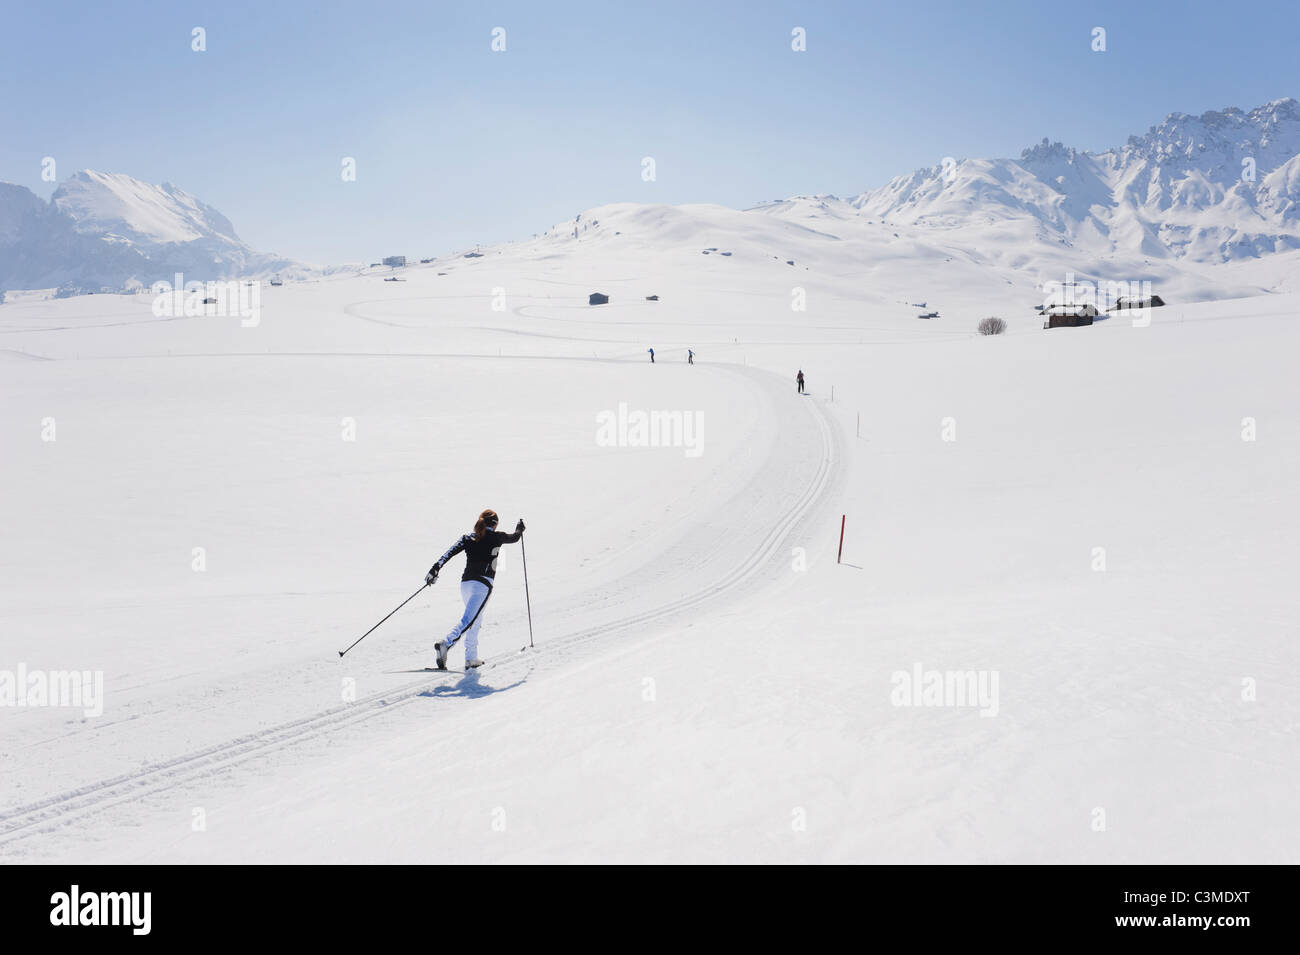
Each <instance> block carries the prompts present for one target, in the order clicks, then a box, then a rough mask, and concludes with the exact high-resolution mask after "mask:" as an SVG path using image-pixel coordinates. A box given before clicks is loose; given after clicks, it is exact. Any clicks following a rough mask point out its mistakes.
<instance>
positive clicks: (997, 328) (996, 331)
mask: <svg viewBox="0 0 1300 955" xmlns="http://www.w3.org/2000/svg"><path fill="white" fill-rule="evenodd" d="M1006 330H1007V323H1006V322H1004V321H1002V319H1000V318H985V319H982V320H981V321H980V323H979V326H978V331H979V333H980V334H981V335H1001V334H1002V333H1003V332H1005V331H1006Z"/></svg>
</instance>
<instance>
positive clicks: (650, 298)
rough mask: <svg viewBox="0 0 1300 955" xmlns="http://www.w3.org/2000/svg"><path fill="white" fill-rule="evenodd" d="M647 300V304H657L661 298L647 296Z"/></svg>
mask: <svg viewBox="0 0 1300 955" xmlns="http://www.w3.org/2000/svg"><path fill="white" fill-rule="evenodd" d="M645 300H646V301H647V302H657V301H659V296H658V295H647V296H646V297H645Z"/></svg>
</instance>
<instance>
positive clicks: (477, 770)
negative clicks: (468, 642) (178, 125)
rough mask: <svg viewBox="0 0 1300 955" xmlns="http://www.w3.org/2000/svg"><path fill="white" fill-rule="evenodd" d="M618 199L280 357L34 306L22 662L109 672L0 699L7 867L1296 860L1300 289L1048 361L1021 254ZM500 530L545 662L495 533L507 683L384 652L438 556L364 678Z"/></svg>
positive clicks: (268, 330) (307, 324)
mask: <svg viewBox="0 0 1300 955" xmlns="http://www.w3.org/2000/svg"><path fill="white" fill-rule="evenodd" d="M806 212H807V210H804V212H803V213H799V215H804V214H805V213H806ZM741 215H744V216H746V218H745V220H744V221H745V223H746V224H745V226H744V227H743V229H742V227H741V226H740V225H738V224H737V221H738V220H734V218H733V217H735V216H741ZM596 218H598V219H599V220H601V221H600V223H599V225H598V226H597V227H596V228H595V229H594V230H592V231H590V232H583V233H581V234H580V237H579V238H576V239H575V238H572V237H571V236H568V235H564V234H561V233H559V232H557V233H554V234H550V235H547V236H545V237H543V238H541V239H537V240H533V241H530V242H525V243H518V244H515V245H509V246H503V247H500V248H492V249H485V250H484V253H485V254H484V255H483V256H482V257H477V258H463V257H448V258H443V259H439V260H437V261H435V262H434V263H431V264H429V265H426V266H418V267H412V268H408V269H405V270H401V272H400V273H399V274H400V275H401V276H402V277H403V278H405V279H406V281H405V282H384V281H382V279H383V277H384V276H385V275H387V274H388V272H387V270H383V271H376V272H375V273H374V274H366V275H361V276H356V277H347V278H342V277H333V278H328V279H323V280H320V281H315V282H303V283H289V284H286V285H285V286H283V287H277V288H263V289H262V301H261V315H260V322H259V323H258V324H256V325H255V326H253V327H245V325H244V324H243V323H241V321H240V319H239V318H237V317H218V316H215V315H209V316H204V317H194V318H175V319H167V318H163V319H159V318H156V317H155V316H154V315H153V314H152V312H151V310H150V301H149V298H148V297H147V296H143V295H137V296H102V295H101V296H91V297H83V298H74V299H67V300H62V301H43V300H41V299H39V298H38V297H36V296H30V295H27V296H23V295H11V297H10V298H9V300H8V301H7V302H6V304H4V305H0V400H2V403H3V404H2V406H3V413H2V414H0V444H2V445H3V447H4V449H5V452H4V453H5V458H4V460H5V466H4V471H3V486H0V527H3V535H2V536H0V575H2V576H3V579H4V582H5V584H4V588H3V597H2V598H0V615H2V616H3V623H4V626H3V635H2V636H0V671H5V670H8V671H16V669H17V668H18V667H19V666H20V665H21V666H23V667H25V668H26V670H27V671H29V672H30V671H59V670H74V669H75V670H82V671H92V672H94V671H102V674H103V700H102V704H103V706H102V709H103V712H102V715H98V716H85V715H83V712H82V710H81V709H72V708H54V707H48V706H46V707H32V706H28V707H6V708H2V709H0V778H2V779H3V785H2V786H0V859H3V860H4V861H6V862H49V861H58V862H79V863H80V862H169V861H180V862H223V863H224V862H240V861H257V862H285V861H311V862H350V861H368V862H379V861H391V862H397V861H402V862H437V861H562V862H580V861H620V862H624V861H625V862H632V861H791V862H792V861H823V862H908V861H917V862H922V861H924V862H1076V861H1082V862H1291V863H1294V862H1297V861H1300V827H1297V824H1296V822H1295V819H1294V812H1293V809H1292V803H1293V801H1294V794H1295V792H1296V788H1297V786H1298V785H1300V764H1298V763H1297V760H1296V731H1297V724H1298V723H1300V687H1297V684H1296V680H1297V678H1296V670H1297V663H1298V662H1300V652H1298V651H1297V649H1296V643H1295V637H1296V631H1295V621H1296V620H1297V619H1298V618H1300V614H1298V613H1297V611H1298V610H1300V599H1298V598H1297V596H1296V589H1295V587H1294V586H1293V585H1292V581H1291V579H1290V578H1291V577H1292V576H1293V575H1294V572H1295V568H1296V566H1297V562H1296V556H1297V555H1296V543H1295V542H1296V540H1297V536H1298V533H1300V508H1297V506H1296V504H1295V501H1294V484H1295V475H1296V474H1297V473H1300V452H1298V450H1297V440H1296V436H1297V435H1298V434H1300V407H1298V403H1297V400H1296V394H1297V392H1296V388H1295V385H1294V380H1295V375H1294V369H1293V365H1294V361H1295V359H1294V356H1295V355H1296V354H1297V346H1300V330H1298V329H1297V324H1296V323H1297V321H1300V295H1295V294H1281V295H1272V296H1255V297H1251V298H1243V299H1225V300H1220V301H1216V302H1205V303H1201V304H1188V303H1186V302H1184V301H1173V302H1171V304H1170V306H1169V307H1167V308H1165V309H1162V310H1157V311H1156V312H1155V313H1154V317H1153V320H1152V322H1151V324H1150V326H1149V327H1134V326H1133V325H1132V324H1131V323H1130V322H1128V321H1125V320H1122V319H1118V318H1112V319H1110V320H1108V321H1105V322H1101V323H1099V324H1097V325H1095V326H1093V327H1091V328H1083V329H1054V330H1052V331H1044V330H1042V328H1041V322H1040V319H1039V318H1038V316H1037V315H1036V314H1035V313H1034V312H1033V311H1032V305H1033V304H1034V302H1035V301H1036V299H1035V297H1034V287H1035V283H1036V281H1037V280H1038V277H1037V276H1036V275H1026V276H1025V277H1023V278H1021V277H1020V276H1019V275H1018V274H1017V273H1016V272H1015V271H1014V269H1013V268H1012V267H1011V266H1006V267H1004V268H1003V269H1002V270H999V269H994V268H989V267H982V266H981V267H977V266H976V265H975V264H971V263H962V262H960V261H954V262H952V263H950V262H948V261H947V257H946V256H945V255H944V253H943V250H942V249H940V250H938V251H935V250H934V249H932V248H930V247H922V246H921V245H916V244H909V245H906V247H905V248H902V249H899V250H898V252H897V255H896V256H895V257H893V258H890V257H889V252H888V250H889V249H890V248H891V247H897V246H898V245H899V243H893V242H891V240H892V236H881V237H880V239H879V241H878V242H876V244H875V245H873V244H872V243H873V242H874V241H875V240H872V239H871V238H870V236H869V235H868V234H866V233H862V235H863V236H865V237H860V238H857V239H855V240H854V241H853V242H849V241H840V240H838V239H836V240H834V241H832V240H831V239H828V238H827V237H826V234H824V232H819V231H818V230H816V229H814V228H813V227H812V226H811V225H810V224H809V223H808V222H807V221H806V219H800V218H799V216H798V215H794V214H791V213H788V212H786V211H774V212H773V214H772V215H770V216H762V215H761V214H756V213H749V214H741V213H728V212H726V211H725V210H721V211H720V210H717V209H716V207H694V208H688V209H687V210H686V211H685V212H682V211H671V210H663V209H656V208H648V209H645V208H636V207H609V208H608V209H607V210H605V211H598V214H597V216H596ZM756 219H761V220H762V221H763V222H764V223H765V224H764V225H762V226H761V227H760V226H755V225H753V223H754V221H755V220H756ZM616 233H617V234H616ZM900 242H902V243H908V242H910V240H909V239H907V237H904V239H902V240H900ZM710 247H713V248H714V249H715V251H711V252H710V254H709V255H707V256H706V255H703V254H702V253H703V250H704V249H706V248H710ZM872 249H874V250H875V253H876V254H873V253H872V251H871V250H872ZM723 252H731V253H732V254H731V255H729V256H723V255H722V253H723ZM1292 258H1293V257H1289V256H1278V257H1277V262H1278V263H1279V264H1278V266H1277V269H1283V266H1282V263H1286V262H1290V261H1292ZM787 260H793V261H794V262H795V265H793V266H790V265H787V264H786V262H787ZM1220 268H1227V267H1220ZM1246 268H1250V269H1254V270H1255V272H1259V271H1260V270H1261V269H1262V268H1263V264H1262V263H1259V262H1252V263H1248V264H1247V265H1243V266H1242V269H1246ZM1286 268H1289V269H1291V270H1292V271H1294V265H1290V266H1286ZM1277 269H1275V270H1274V274H1271V275H1269V276H1264V275H1263V274H1262V273H1260V274H1259V275H1256V274H1254V273H1251V274H1249V275H1247V274H1246V273H1245V272H1240V271H1234V272H1233V273H1232V278H1231V281H1228V280H1225V283H1226V284H1229V285H1232V286H1233V287H1236V286H1237V285H1243V284H1244V285H1252V284H1253V285H1257V286H1259V287H1272V286H1273V285H1275V284H1277V282H1278V281H1280V279H1279V276H1280V275H1281V272H1278V271H1277ZM1283 271H1285V269H1283ZM440 273H442V274H440ZM1197 274H1198V276H1199V280H1200V281H1202V282H1203V284H1204V285H1206V286H1209V285H1212V284H1213V283H1214V281H1215V277H1216V276H1218V275H1223V274H1225V273H1222V272H1218V271H1215V270H1214V269H1211V268H1208V267H1207V268H1206V269H1205V270H1204V271H1202V272H1200V273H1197ZM1288 281H1289V279H1288ZM796 290H799V291H802V293H803V294H802V299H801V297H800V295H799V291H796ZM593 291H602V292H606V293H608V294H609V295H610V296H611V299H612V301H611V303H610V304H609V305H605V306H599V307H591V306H588V305H587V304H586V302H587V294H588V293H589V292H593ZM652 294H657V295H659V296H660V300H659V301H657V302H651V301H646V300H645V296H647V295H652ZM801 300H802V301H804V302H806V306H807V307H806V310H803V311H798V310H795V308H793V307H792V303H795V302H799V301H801ZM921 301H927V303H928V306H929V307H933V308H937V309H939V310H940V311H941V313H942V317H941V318H940V319H937V320H931V321H919V320H917V318H916V317H915V316H916V314H917V312H918V311H919V309H916V308H913V307H911V305H910V304H908V303H910V302H921ZM986 314H1001V315H1003V316H1004V317H1006V318H1007V319H1008V321H1009V323H1010V330H1009V332H1008V334H1006V335H1004V336H1000V337H993V338H982V337H979V336H977V335H975V334H974V325H975V321H976V320H977V319H978V318H979V317H982V316H983V315H986ZM649 347H654V349H655V351H656V358H657V361H656V362H655V363H654V364H651V363H650V362H649V360H648V356H647V354H646V349H647V348H649ZM687 348H693V349H694V350H695V353H696V364H695V365H693V366H689V365H687V364H686V361H685V356H686V349H687ZM800 368H802V369H803V371H804V373H805V374H806V375H807V377H808V384H809V391H810V395H809V396H808V397H803V398H801V397H799V396H798V395H797V394H796V393H795V388H794V380H793V379H794V374H795V371H796V370H797V369H800ZM832 389H833V400H832ZM620 406H624V408H625V412H626V414H635V413H636V412H639V411H644V412H650V411H666V412H670V413H678V414H679V415H680V416H681V418H682V420H686V421H689V422H690V423H691V424H692V425H693V427H694V431H693V432H692V433H691V438H692V440H691V441H690V442H686V441H683V442H680V443H679V444H678V445H677V446H672V447H633V446H626V443H620V442H614V443H613V444H612V446H611V442H609V441H607V440H604V439H603V438H602V436H601V434H600V424H599V421H600V420H602V416H603V415H605V413H612V414H613V415H614V417H615V418H617V416H618V414H619V409H620ZM51 438H53V440H50V439H51ZM484 507H492V508H494V509H496V510H497V511H498V512H500V514H501V515H502V521H503V529H509V528H510V527H512V526H513V524H514V521H515V519H516V518H518V517H520V516H522V517H524V518H526V519H527V521H528V524H529V530H528V532H527V534H526V537H525V542H526V546H527V548H528V549H527V558H528V575H529V584H530V588H531V598H532V618H533V625H534V630H535V637H536V649H535V650H532V651H528V652H526V653H522V654H521V653H520V652H519V648H520V647H521V646H524V645H526V644H527V643H528V620H527V614H526V609H525V600H524V588H523V573H522V571H523V568H522V562H521V557H522V554H521V553H520V549H519V548H518V547H506V548H505V549H504V550H503V554H502V558H501V567H500V571H499V575H498V582H499V583H498V587H497V592H496V594H495V595H494V597H493V599H492V602H491V603H490V604H489V606H488V610H487V612H486V623H485V625H484V628H483V632H482V637H481V651H482V653H483V655H484V656H486V657H487V658H488V659H489V662H491V663H493V664H494V665H493V666H492V667H491V669H487V670H485V671H483V672H482V673H480V674H476V675H473V676H469V677H465V676H462V675H460V674H456V673H452V674H448V675H429V676H425V675H423V674H411V673H398V672H394V671H400V670H406V669H411V668H417V667H422V666H425V665H429V664H431V663H432V660H433V643H434V641H435V640H436V639H438V638H439V637H440V636H441V635H442V634H443V633H445V632H446V630H447V629H448V628H449V627H450V626H451V624H452V623H453V622H454V621H455V619H456V618H457V616H458V615H459V610H460V603H459V595H458V592H457V585H456V580H457V578H458V576H459V574H458V573H452V572H451V568H449V570H448V572H447V573H446V574H445V575H444V577H443V579H442V580H441V581H440V582H439V583H438V584H437V585H436V586H435V587H434V588H433V589H431V590H427V591H424V592H423V593H421V594H420V595H419V596H418V597H417V598H416V599H415V600H413V601H412V602H411V603H410V604H408V605H407V606H406V607H405V608H404V609H403V610H402V611H401V612H400V613H398V614H397V615H395V616H394V617H393V618H392V619H391V620H390V621H389V622H388V623H386V624H385V625H384V626H383V627H381V628H380V629H379V630H378V631H376V632H375V633H374V634H372V635H371V636H370V637H369V638H368V639H367V640H366V641H365V642H363V643H362V644H361V645H360V646H358V647H357V648H356V649H355V650H353V651H352V652H350V653H349V654H348V655H347V656H346V657H344V658H343V659H341V660H340V658H339V656H338V653H337V651H338V650H340V649H342V648H343V647H345V646H347V645H348V644H349V643H350V642H352V640H354V639H355V638H356V637H357V636H359V635H360V634H361V633H362V632H364V631H365V630H366V629H367V628H368V627H369V626H370V625H371V624H373V623H374V622H375V621H376V620H378V619H379V618H380V617H381V616H383V614H385V613H387V612H388V611H389V610H390V609H392V607H394V606H395V605H396V604H398V603H399V602H400V601H401V600H402V599H404V598H405V597H407V596H408V595H410V593H411V592H412V591H414V590H415V589H416V588H417V587H419V585H420V584H421V583H422V582H423V579H424V573H425V571H426V570H427V569H428V567H429V564H430V563H431V562H432V561H433V559H435V558H436V557H437V556H438V555H439V554H441V553H442V552H443V551H444V550H445V549H446V548H447V546H448V545H450V544H451V543H452V542H453V540H454V539H455V538H456V537H457V536H458V535H459V534H461V533H464V532H466V531H468V530H469V528H470V525H471V524H472V522H473V519H474V517H475V515H477V513H478V512H479V511H480V510H481V509H482V508H484ZM842 515H844V516H846V527H847V533H846V538H845V545H844V563H842V564H838V565H837V563H836V549H837V545H838V536H839V530H840V521H841V516H842ZM199 548H201V550H197V551H196V549H199ZM196 567H199V568H201V569H196ZM453 567H454V569H455V570H456V571H459V569H460V560H459V559H458V560H457V561H456V563H455V564H454V565H453ZM452 663H453V665H459V663H460V651H459V650H457V651H454V652H453V657H452ZM917 670H920V671H921V673H922V682H923V683H924V681H925V679H926V677H925V676H924V674H925V673H927V672H928V671H939V672H940V673H941V674H942V673H946V672H953V673H957V672H967V671H969V672H970V673H971V674H972V678H973V679H974V681H975V684H976V685H978V686H979V687H980V688H981V689H982V690H983V691H984V693H983V695H982V696H981V697H980V698H979V699H975V700H965V701H962V700H956V699H953V698H951V697H947V698H943V699H939V702H947V703H949V704H956V703H962V702H964V703H966V704H968V705H943V706H929V705H923V706H908V705H900V704H901V703H903V702H905V700H904V699H903V696H902V690H903V689H904V682H905V679H910V678H911V675H912V674H913V673H914V672H915V671H917ZM918 696H921V694H918ZM928 700H929V697H925V696H922V701H923V702H925V701H928Z"/></svg>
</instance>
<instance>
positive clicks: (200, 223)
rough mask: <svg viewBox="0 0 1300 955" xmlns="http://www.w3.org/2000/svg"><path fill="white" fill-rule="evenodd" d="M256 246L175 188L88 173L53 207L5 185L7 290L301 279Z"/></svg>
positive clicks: (1, 230)
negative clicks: (280, 276)
mask: <svg viewBox="0 0 1300 955" xmlns="http://www.w3.org/2000/svg"><path fill="white" fill-rule="evenodd" d="M306 271H308V269H307V267H306V266H303V265H301V264H299V263H296V262H294V261H292V260H290V259H286V258H282V257H278V256H274V255H266V254H263V253H259V252H255V251H253V250H252V249H250V248H249V247H248V246H247V245H246V244H245V243H244V242H243V241H242V240H241V239H240V238H239V236H238V235H237V234H236V232H235V228H234V226H233V225H231V223H230V220H229V219H227V218H226V217H225V216H223V215H222V214H221V213H220V212H218V211H217V210H216V209H213V208H212V207H211V206H209V205H207V204H205V203H203V202H202V201H200V200H199V199H197V198H195V197H194V196H192V195H190V194H189V193H187V192H185V191H184V190H183V189H178V188H177V187H176V186H173V185H171V184H170V183H164V184H163V185H161V186H156V185H152V184H150V183H146V182H141V181H140V180H138V179H133V178H132V177H130V176H126V175H122V174H120V173H101V172H94V171H91V170H82V171H81V172H78V173H77V174H76V175H74V176H72V177H71V178H69V179H67V180H65V181H64V182H63V183H61V184H60V185H59V187H58V189H57V190H56V191H55V193H54V195H53V196H52V197H51V199H50V202H48V203H45V202H42V201H41V200H40V199H39V198H38V197H37V196H36V195H35V194H33V193H32V192H31V191H30V190H29V189H26V188H25V187H23V186H17V185H14V184H12V183H0V287H5V288H48V287H52V286H72V287H77V288H85V289H91V290H97V289H99V288H101V287H109V288H129V287H132V286H134V285H137V284H139V285H149V284H151V283H152V282H154V281H157V280H159V279H164V280H167V281H171V280H172V277H173V275H174V274H175V273H177V272H181V273H183V274H184V275H185V277H186V279H187V280H198V281H207V280H211V279H226V278H234V277H256V276H261V275H269V274H271V273H274V272H287V273H291V274H294V273H301V272H306Z"/></svg>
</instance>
